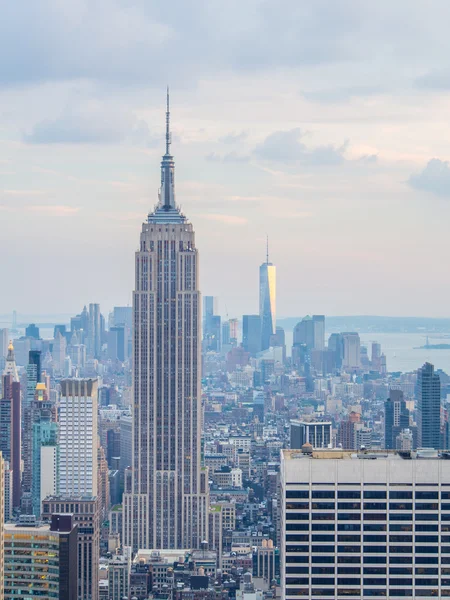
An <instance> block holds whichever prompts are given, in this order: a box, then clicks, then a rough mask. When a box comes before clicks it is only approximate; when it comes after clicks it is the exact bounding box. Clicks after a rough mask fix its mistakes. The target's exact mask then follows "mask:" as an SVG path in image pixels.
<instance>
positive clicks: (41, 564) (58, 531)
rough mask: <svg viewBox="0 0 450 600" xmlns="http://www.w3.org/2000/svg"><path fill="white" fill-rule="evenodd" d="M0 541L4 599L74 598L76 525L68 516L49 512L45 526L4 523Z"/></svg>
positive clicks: (75, 591) (75, 599)
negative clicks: (2, 558) (3, 549)
mask: <svg viewBox="0 0 450 600" xmlns="http://www.w3.org/2000/svg"><path fill="white" fill-rule="evenodd" d="M4 540H5V569H4V598H5V600H16V599H17V598H24V599H25V598H42V600H77V527H76V525H74V524H73V521H72V515H52V518H51V522H50V524H49V525H48V524H45V525H44V524H41V523H39V522H35V523H32V522H31V521H30V520H27V522H20V521H19V523H15V524H7V525H5V527H4ZM2 581H3V578H2Z"/></svg>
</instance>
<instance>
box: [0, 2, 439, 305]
mask: <svg viewBox="0 0 450 600" xmlns="http://www.w3.org/2000/svg"><path fill="white" fill-rule="evenodd" d="M0 4H1V9H2V20H1V22H0V52H1V55H2V56H3V57H4V58H5V57H6V60H5V59H4V60H2V61H0V231H1V239H2V248H3V259H2V261H1V262H0V281H2V283H3V285H2V294H1V296H0V313H7V312H10V311H12V310H13V309H14V308H16V309H17V310H18V311H19V312H26V313H34V314H36V313H40V312H41V313H47V314H48V313H68V312H69V313H70V312H74V311H77V310H78V309H79V307H80V306H82V305H83V304H85V303H87V302H100V303H101V304H102V307H103V308H104V311H105V312H106V311H107V310H108V309H109V308H110V307H112V306H113V305H120V304H126V303H128V302H130V300H131V291H132V289H133V274H134V267H133V261H134V251H135V250H136V248H137V245H138V239H139V231H140V227H141V223H142V221H143V219H144V218H145V215H146V213H147V212H148V211H149V210H150V209H151V208H152V206H153V205H154V204H155V202H156V199H157V190H158V185H159V163H160V157H161V154H162V152H163V149H164V139H163V136H164V110H165V108H164V102H165V86H166V84H169V85H170V87H171V99H172V123H173V146H172V150H173V153H174V156H175V161H176V191H177V201H178V202H179V203H180V204H181V205H182V207H183V211H184V212H185V213H186V214H187V215H188V216H189V218H190V219H191V220H192V221H193V223H194V225H195V229H196V232H197V245H198V247H199V249H200V257H201V286H202V291H203V292H204V293H205V294H213V295H217V296H219V297H220V302H221V309H222V312H225V307H226V310H227V312H228V314H229V315H230V316H235V315H236V316H238V315H241V314H242V313H251V312H256V311H257V306H258V299H257V294H258V266H259V264H260V262H261V261H262V260H263V258H264V254H265V236H266V233H268V235H269V237H270V247H271V258H272V260H273V262H274V263H275V264H276V265H277V267H278V302H277V305H278V314H279V315H280V316H286V315H302V314H306V313H313V312H314V313H326V314H335V315H336V314H386V315H387V314H392V315H401V314H405V315H429V316H446V315H448V300H447V298H448V296H449V293H450V279H449V278H448V277H447V274H446V269H447V265H446V262H447V261H446V258H447V256H448V255H449V250H450V236H449V235H448V225H447V224H448V219H449V216H450V205H449V201H450V167H449V163H448V162H447V161H449V160H450V145H449V142H448V140H449V139H450V125H449V115H450V95H449V91H450V64H449V60H448V56H450V38H449V37H448V33H447V24H448V22H449V18H450V5H449V3H447V2H445V0H436V1H435V2H433V3H432V5H431V7H430V5H429V3H426V2H424V1H418V0H397V1H396V2H395V3H392V2H387V1H383V0H382V1H380V2H377V3H376V4H374V3H366V2H360V0H328V1H325V0H305V1H303V2H298V1H297V0H279V1H278V2H272V1H270V2H269V1H261V0H258V1H257V0H246V2H244V3H242V2H238V1H237V0H228V1H227V2H216V1H214V0H213V1H208V2H207V1H200V0H184V1H181V0H175V1H172V2H171V3H167V2H162V1H159V0H156V1H153V2H148V1H130V0H128V1H119V0H91V1H85V0H77V1H76V2H75V1H74V0H72V1H67V2H64V3H60V2H56V0H41V1H40V2H29V1H26V0H15V1H14V2H6V1H4V2H0Z"/></svg>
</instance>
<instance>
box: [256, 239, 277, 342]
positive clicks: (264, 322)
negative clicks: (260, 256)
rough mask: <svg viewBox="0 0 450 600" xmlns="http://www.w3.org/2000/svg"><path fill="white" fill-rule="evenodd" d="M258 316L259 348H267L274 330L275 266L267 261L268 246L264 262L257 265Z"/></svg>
mask: <svg viewBox="0 0 450 600" xmlns="http://www.w3.org/2000/svg"><path fill="white" fill-rule="evenodd" d="M259 316H260V319H261V350H267V348H269V347H270V341H271V337H272V336H273V335H275V332H276V267H275V265H273V264H272V263H271V262H269V248H268V247H267V256H266V262H264V263H263V264H262V265H261V266H260V267H259Z"/></svg>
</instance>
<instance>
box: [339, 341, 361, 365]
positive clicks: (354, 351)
mask: <svg viewBox="0 0 450 600" xmlns="http://www.w3.org/2000/svg"><path fill="white" fill-rule="evenodd" d="M342 338H343V341H344V356H343V361H342V367H343V368H344V369H345V370H346V371H347V372H353V371H358V370H359V368H360V367H361V342H360V339H359V334H358V333H353V332H346V333H343V334H342Z"/></svg>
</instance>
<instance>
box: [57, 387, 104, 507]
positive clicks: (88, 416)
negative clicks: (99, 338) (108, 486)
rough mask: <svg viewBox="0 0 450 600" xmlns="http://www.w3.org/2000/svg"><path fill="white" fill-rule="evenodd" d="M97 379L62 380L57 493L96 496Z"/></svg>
mask: <svg viewBox="0 0 450 600" xmlns="http://www.w3.org/2000/svg"><path fill="white" fill-rule="evenodd" d="M97 386H98V383H97V380H95V379H63V380H62V381H61V397H60V409H59V428H60V433H59V494H60V495H61V496H79V495H84V494H86V495H88V496H97V479H98V478H97V445H98V444H97V419H98V417H97V414H98V409H97V408H98V407H97V404H98V399H97Z"/></svg>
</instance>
